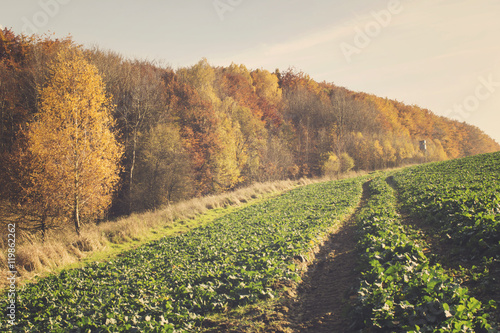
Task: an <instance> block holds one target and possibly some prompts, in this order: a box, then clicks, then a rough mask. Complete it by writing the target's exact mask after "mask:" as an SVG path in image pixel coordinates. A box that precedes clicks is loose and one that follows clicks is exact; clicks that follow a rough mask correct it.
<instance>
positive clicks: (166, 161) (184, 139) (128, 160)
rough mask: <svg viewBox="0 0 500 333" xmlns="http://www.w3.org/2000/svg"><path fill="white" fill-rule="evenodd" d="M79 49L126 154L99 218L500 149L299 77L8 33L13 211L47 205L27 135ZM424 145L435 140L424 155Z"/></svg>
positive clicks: (4, 176) (3, 92)
mask: <svg viewBox="0 0 500 333" xmlns="http://www.w3.org/2000/svg"><path fill="white" fill-rule="evenodd" d="M78 48H80V49H81V50H82V52H83V54H84V56H85V59H86V61H87V62H88V63H89V64H90V65H92V66H95V68H97V72H98V74H99V76H100V77H101V79H102V82H103V84H104V86H105V93H106V95H107V96H108V97H109V98H110V102H111V106H112V107H111V108H110V110H111V115H112V117H113V123H114V125H113V130H114V133H115V134H116V137H117V138H118V141H119V143H120V144H121V145H122V148H123V158H122V160H121V162H120V165H119V166H118V168H119V170H120V174H119V181H117V182H116V184H118V186H116V187H115V189H114V192H113V196H112V202H111V204H110V205H109V204H108V205H107V207H108V208H109V209H108V210H102V212H100V213H99V214H96V215H97V216H94V217H92V219H96V218H97V219H99V218H103V217H105V216H119V215H124V214H129V213H131V212H134V211H143V210H148V209H156V208H158V207H161V206H162V205H165V204H168V203H171V202H175V201H179V200H181V199H186V198H191V197H196V196H201V195H207V194H214V193H220V192H224V191H228V190H233V189H235V188H238V187H242V186H245V185H248V184H251V183H253V182H256V181H260V182H262V181H272V180H281V179H299V178H301V177H317V176H321V175H324V174H327V175H338V174H341V173H344V172H346V171H348V170H351V169H353V170H376V169H381V168H387V167H398V166H402V165H406V164H415V163H421V162H424V161H440V160H446V159H454V158H458V157H464V156H470V155H475V154H480V153H487V152H493V151H498V150H500V145H499V144H498V143H496V142H495V141H494V140H492V139H491V138H489V137H488V136H487V135H485V134H484V133H483V132H482V131H481V130H479V129H478V128H476V127H474V126H471V125H468V124H466V123H459V122H456V121H453V120H450V119H446V118H444V117H439V116H436V115H435V114H433V113H432V112H431V111H429V110H426V109H422V108H420V107H418V106H409V105H405V104H403V103H401V102H398V101H393V100H388V99H384V98H380V97H376V96H373V95H368V94H365V93H359V92H352V91H350V90H348V89H345V88H342V87H338V86H336V85H335V84H333V83H327V82H316V81H314V80H313V79H311V78H310V77H309V76H308V75H307V74H304V73H301V72H298V71H295V70H293V69H288V70H284V71H282V70H276V71H274V72H270V71H268V70H265V69H253V70H250V69H247V68H246V67H245V66H244V65H237V64H232V65H230V66H228V67H214V66H211V65H210V64H209V62H208V61H207V60H206V59H202V60H201V61H200V62H198V63H197V64H195V65H193V66H191V67H188V68H178V69H175V70H174V69H172V68H169V67H165V66H159V65H157V64H156V63H154V62H146V61H139V60H129V59H125V58H124V57H122V56H121V55H120V54H117V53H114V52H111V51H102V50H99V49H83V48H81V47H79V46H77V44H76V43H75V42H73V41H72V40H71V39H70V38H67V39H63V40H58V39H53V38H50V37H44V36H32V37H25V36H19V35H15V34H14V33H13V32H12V31H10V30H8V29H4V30H3V31H1V32H0V156H1V158H2V161H3V163H2V164H1V166H0V169H1V170H0V171H1V172H0V174H1V179H0V188H1V192H2V193H1V195H2V198H3V199H5V200H8V202H10V203H12V204H13V206H16V205H17V206H16V207H20V206H23V205H25V206H26V205H27V204H28V203H29V200H32V202H35V201H37V200H38V201H40V200H39V199H33V198H31V199H29V198H28V197H29V195H28V194H22V193H24V192H23V191H27V189H26V188H27V185H26V184H27V183H29V174H30V173H33V172H34V171H33V170H32V169H33V168H35V166H34V165H28V166H27V164H29V163H28V162H27V161H30V159H29V157H26V156H27V155H26V151H30V150H29V149H28V148H27V147H26V145H27V143H26V138H25V137H26V133H27V132H28V128H29V127H30V124H33V122H34V121H35V120H36V119H37V117H38V116H37V115H38V114H39V113H40V94H41V91H42V90H43V89H44V87H45V88H46V87H47V86H48V84H49V79H50V78H51V75H52V73H51V72H50V70H49V68H51V64H53V63H54V61H55V59H56V58H57V55H58V54H59V53H60V52H61V50H64V49H78ZM421 140H426V141H427V148H428V150H427V152H426V154H425V156H424V153H423V152H422V151H421V150H420V149H419V141H421ZM23 156H24V157H23ZM23 158H24V160H23ZM30 168H31V169H30ZM28 187H29V186H28ZM20 193H21V194H20ZM37 195H38V196H35V197H37V198H39V197H40V195H41V194H37ZM46 195H47V194H46ZM19 205H20V206H19ZM103 205H104V204H103ZM13 206H12V207H13ZM104 206H106V205H104ZM17 213H20V212H19V210H17V211H16V214H17ZM21 213H22V209H21ZM106 214H107V215H106ZM33 215H36V214H33V213H30V217H31V218H33ZM42 215H43V214H42ZM57 219H59V220H61V221H62V220H71V219H72V217H71V216H59V217H57V218H56V220H57ZM37 223H38V224H37V225H40V223H39V221H38V222H37ZM55 223H56V224H57V223H59V222H55ZM42 225H43V226H44V227H42V229H43V228H46V227H47V226H46V225H45V224H42ZM26 227H27V228H28V227H29V226H26ZM38 229H39V228H38Z"/></svg>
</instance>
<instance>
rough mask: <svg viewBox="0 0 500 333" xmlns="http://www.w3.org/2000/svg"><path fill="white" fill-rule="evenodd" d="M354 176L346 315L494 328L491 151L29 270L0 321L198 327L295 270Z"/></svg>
mask: <svg viewBox="0 0 500 333" xmlns="http://www.w3.org/2000/svg"><path fill="white" fill-rule="evenodd" d="M364 184H365V195H364V197H365V200H363V202H362V206H361V207H359V209H358V211H357V213H356V216H355V220H356V221H357V224H356V227H357V240H356V241H357V245H355V246H356V251H358V254H359V267H360V270H359V272H358V273H359V274H358V275H357V276H358V278H359V283H358V285H359V288H358V290H357V299H356V300H355V301H354V302H353V304H352V309H351V315H353V317H356V318H357V320H358V324H357V327H359V328H360V330H362V331H365V332H376V331H380V332H387V331H396V332H400V331H404V332H497V331H498V315H497V314H496V313H497V311H498V310H497V308H496V303H497V302H498V301H499V298H498V297H499V289H500V288H499V281H498V280H500V267H499V261H500V214H499V213H500V154H499V153H495V154H488V155H480V156H476V157H472V158H465V159H460V160H454V161H448V162H440V163H432V164H426V165H421V166H415V167H410V168H406V169H401V170H398V171H392V172H384V173H381V172H379V173H375V174H372V175H369V176H365V177H359V178H355V179H350V180H342V181H334V182H326V183H320V184H314V185H309V186H305V187H301V188H298V189H295V190H293V191H290V192H287V193H285V194H283V195H281V196H279V197H276V198H273V199H270V200H268V201H265V202H263V203H258V204H254V205H250V206H248V207H246V208H243V209H239V210H236V211H234V212H232V213H230V214H227V215H225V216H223V217H221V218H219V219H217V220H215V221H214V222H212V223H210V224H209V225H205V226H203V227H199V228H197V229H195V230H193V231H191V232H189V233H186V234H183V235H178V236H173V237H166V238H163V239H161V240H159V241H155V242H152V243H149V244H147V245H144V246H142V247H140V248H138V249H135V250H132V251H128V252H125V253H123V254H122V255H120V256H119V257H117V258H115V259H113V260H111V261H107V262H99V263H93V264H90V265H88V266H86V267H84V268H80V269H73V270H66V271H63V272H62V273H60V274H56V275H52V276H50V277H48V278H44V279H40V280H39V281H37V282H36V283H32V284H28V285H26V286H24V287H22V288H20V289H19V290H18V299H17V303H16V306H17V312H16V322H15V325H14V326H10V325H9V324H8V321H7V318H6V314H7V302H2V303H1V304H0V330H2V331H5V330H7V331H8V330H12V331H19V332H42V331H43V332H68V331H74V332H120V331H127V332H134V331H135V332H174V331H197V330H199V329H200V327H201V324H202V322H203V320H204V319H205V318H206V317H207V316H211V315H213V314H215V313H224V312H226V311H228V310H230V309H234V308H235V307H238V306H245V305H247V304H253V303H255V302H259V301H260V300H265V299H270V298H275V297H278V298H279V297H281V293H280V291H281V290H282V289H283V286H290V285H292V284H294V283H300V282H301V274H302V272H301V270H300V269H298V262H300V261H303V258H309V254H310V253H311V250H312V249H313V248H314V247H317V246H318V244H319V243H320V242H321V240H322V239H324V238H325V236H326V235H327V234H328V232H329V230H330V229H331V228H332V227H334V226H335V225H337V224H338V223H340V222H339V221H341V220H342V219H344V218H345V217H347V216H348V215H349V214H352V213H353V212H354V211H355V208H356V207H358V205H359V204H360V202H361V198H362V193H363V185H364ZM308 260H309V259H308ZM457 263H459V264H457ZM318 288H321V286H318ZM2 297H5V296H2Z"/></svg>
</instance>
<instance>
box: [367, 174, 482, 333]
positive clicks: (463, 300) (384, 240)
mask: <svg viewBox="0 0 500 333" xmlns="http://www.w3.org/2000/svg"><path fill="white" fill-rule="evenodd" d="M384 177H385V176H384ZM369 186H370V192H371V196H370V199H369V200H368V202H367V204H366V206H365V207H364V208H363V209H362V211H361V212H360V214H359V215H358V223H359V232H360V237H359V242H358V246H359V249H360V251H362V252H363V254H362V258H361V260H362V265H363V266H362V267H363V272H362V282H361V285H360V288H359V291H358V295H359V302H360V311H362V318H363V320H364V324H365V326H367V327H370V328H374V329H381V330H384V331H387V330H391V331H415V332H483V331H488V330H491V326H490V325H489V324H488V322H487V315H486V314H484V313H483V309H482V304H481V302H479V301H478V300H476V299H475V298H473V297H470V296H469V295H468V290H467V289H466V288H462V287H461V286H460V285H459V284H458V283H456V282H455V281H454V280H453V278H451V277H450V276H448V275H447V273H446V271H445V270H444V269H443V268H442V267H441V266H440V265H439V264H432V263H431V261H430V260H429V258H428V257H427V256H426V255H425V253H424V249H425V243H424V242H423V241H422V240H421V239H419V235H418V233H417V232H416V231H415V230H413V229H412V228H411V227H409V226H407V225H403V224H402V223H401V219H400V216H399V215H398V213H397V208H396V207H397V201H396V198H395V196H394V190H393V189H392V188H391V187H390V186H389V185H388V183H387V182H386V180H385V179H384V178H383V177H382V176H381V177H378V178H375V179H374V180H372V181H371V182H370V184H369Z"/></svg>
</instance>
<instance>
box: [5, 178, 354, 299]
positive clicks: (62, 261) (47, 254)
mask: <svg viewBox="0 0 500 333" xmlns="http://www.w3.org/2000/svg"><path fill="white" fill-rule="evenodd" d="M359 175H360V174H359V173H354V172H352V173H349V174H345V175H342V176H341V178H348V177H349V178H350V177H356V176H359ZM328 180H331V178H318V179H304V178H303V179H300V180H295V181H292V180H284V181H274V182H266V183H256V184H253V185H251V186H249V187H246V188H241V189H238V190H235V191H232V192H227V193H222V194H219V195H211V196H206V197H201V198H193V199H190V200H186V201H181V202H178V203H175V204H172V205H168V206H165V207H164V208H162V209H158V210H156V211H149V212H145V213H140V214H136V213H134V214H131V215H130V216H128V217H123V218H120V219H117V220H115V221H107V222H103V223H99V224H89V225H85V226H84V227H83V228H82V230H81V235H80V236H77V235H76V234H75V231H74V230H73V229H72V228H71V227H69V226H68V227H66V228H62V229H59V230H55V231H51V232H49V233H48V234H47V235H46V238H45V241H42V240H41V239H40V237H36V236H33V235H31V234H29V233H26V232H23V231H22V230H16V239H17V243H16V268H17V271H18V274H19V275H18V276H19V278H18V280H17V281H18V282H21V283H22V282H24V281H27V280H31V279H32V278H33V277H35V276H39V275H43V274H45V273H50V272H53V271H54V270H56V269H57V268H60V267H63V266H66V265H70V264H73V263H75V262H78V261H79V260H81V259H83V258H84V257H86V256H88V255H90V254H92V253H95V252H97V251H103V250H106V248H107V247H108V246H109V244H110V243H111V244H124V243H128V242H132V241H137V240H142V239H144V237H145V236H146V235H147V233H148V232H150V231H151V229H153V228H158V227H163V226H168V225H173V224H174V223H175V222H176V221H179V220H185V219H193V218H195V217H196V216H198V215H200V214H203V213H205V212H206V211H208V210H210V209H216V208H223V207H228V206H237V205H240V204H243V203H247V202H249V201H251V200H255V199H258V198H261V197H262V196H263V195H266V194H270V193H282V192H285V191H287V190H290V189H292V188H295V187H298V186H303V185H308V184H312V183H317V182H323V181H328ZM0 227H1V228H2V230H5V231H6V225H0ZM6 249H7V235H6V232H3V233H2V236H1V238H0V291H1V290H3V289H5V287H6V285H7V279H6V276H7V271H8V269H7V257H6V253H7V252H6Z"/></svg>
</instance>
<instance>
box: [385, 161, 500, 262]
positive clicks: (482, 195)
mask: <svg viewBox="0 0 500 333" xmlns="http://www.w3.org/2000/svg"><path fill="white" fill-rule="evenodd" d="M394 179H395V182H396V184H397V188H398V191H399V193H400V196H399V197H400V200H401V201H402V203H403V205H404V208H406V209H407V210H408V211H409V212H410V214H411V215H413V216H416V217H418V218H420V219H422V220H425V221H428V222H430V223H432V224H433V225H434V227H436V228H437V229H438V230H439V231H440V234H441V235H442V237H443V238H449V239H450V240H451V242H452V243H454V244H455V245H456V246H455V247H454V249H455V250H457V251H459V252H461V254H472V255H473V256H476V257H478V256H486V257H490V258H491V257H496V259H497V260H498V259H500V153H496V154H487V155H482V156H476V157H470V158H464V159H459V160H454V161H448V162H444V163H433V164H429V165H425V166H418V167H413V168H409V169H406V170H403V171H402V172H399V173H398V174H396V175H395V177H394Z"/></svg>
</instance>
